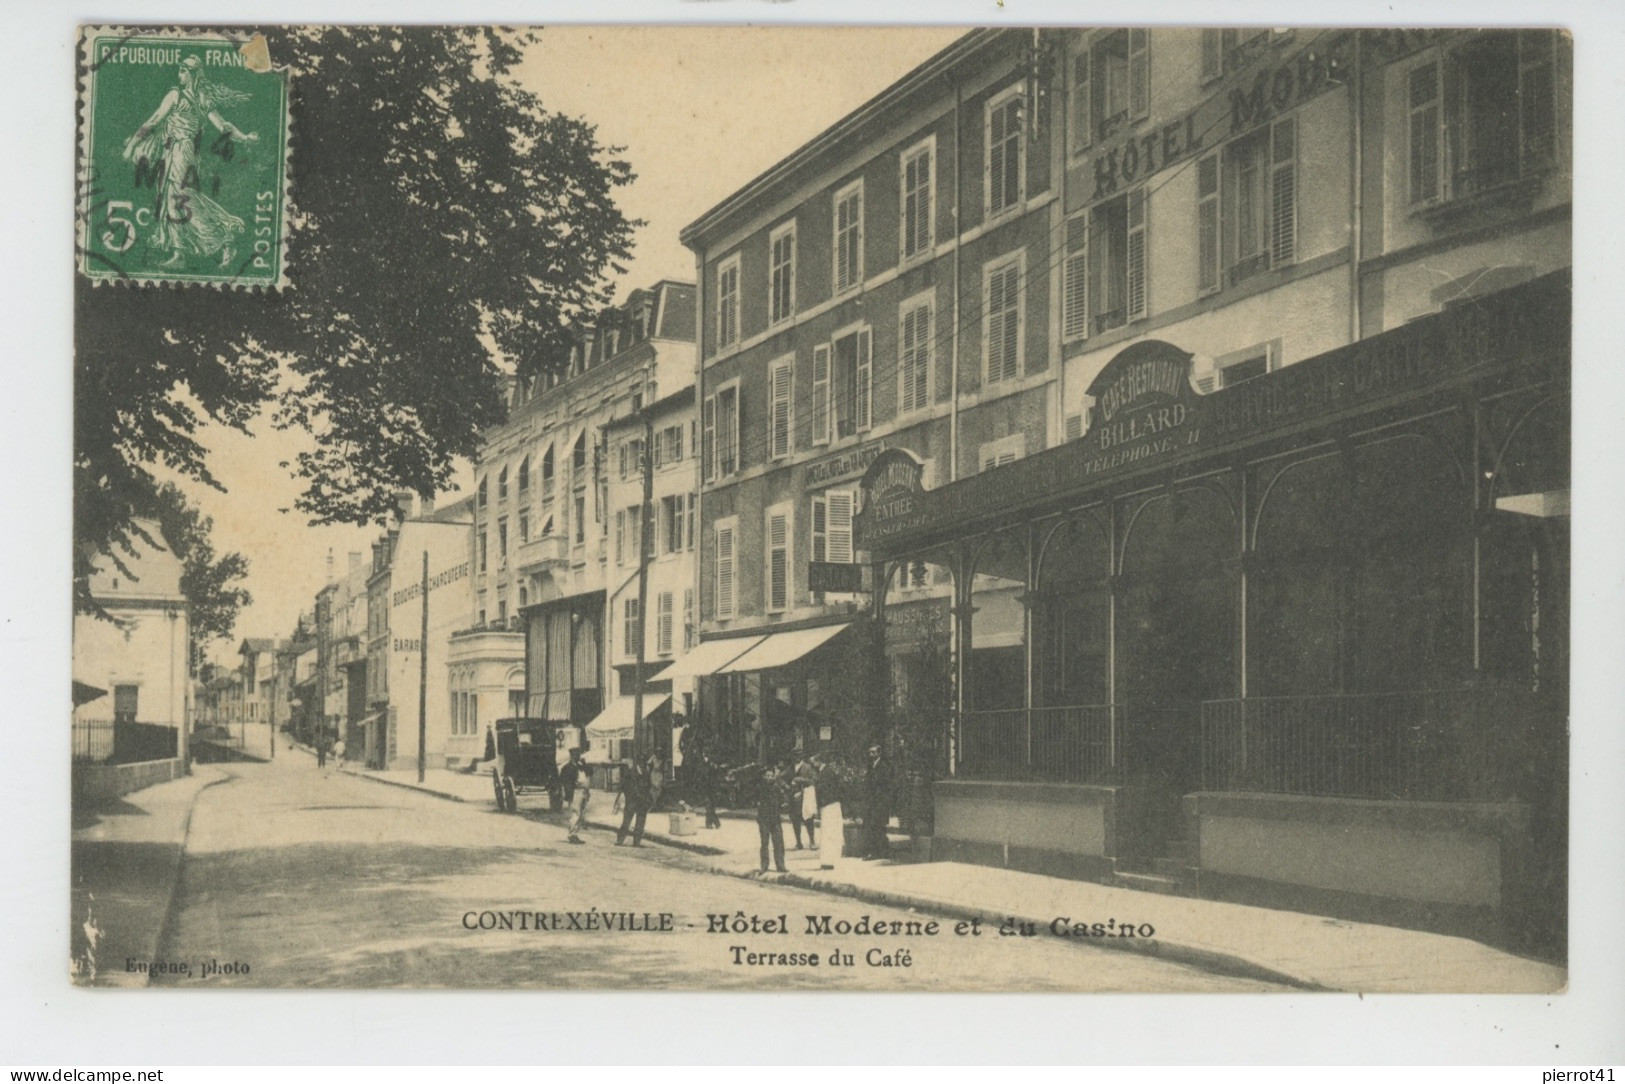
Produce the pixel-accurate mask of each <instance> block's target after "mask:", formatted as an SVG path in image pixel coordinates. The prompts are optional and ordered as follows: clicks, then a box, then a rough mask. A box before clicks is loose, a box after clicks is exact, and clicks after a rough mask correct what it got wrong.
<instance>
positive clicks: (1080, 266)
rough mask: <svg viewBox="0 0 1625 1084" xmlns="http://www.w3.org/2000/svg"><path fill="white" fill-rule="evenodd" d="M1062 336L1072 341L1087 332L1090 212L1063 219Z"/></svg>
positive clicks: (1083, 336) (1065, 340)
mask: <svg viewBox="0 0 1625 1084" xmlns="http://www.w3.org/2000/svg"><path fill="white" fill-rule="evenodd" d="M1062 278H1063V280H1064V285H1063V286H1062V308H1061V311H1062V313H1063V315H1062V317H1061V338H1062V340H1063V341H1064V342H1073V341H1074V340H1077V339H1084V338H1087V337H1088V336H1089V215H1088V212H1084V213H1082V214H1078V215H1074V216H1073V217H1072V218H1070V219H1068V220H1067V223H1066V262H1065V263H1064V264H1063V265H1062Z"/></svg>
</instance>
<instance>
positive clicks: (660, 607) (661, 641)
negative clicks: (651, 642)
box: [655, 591, 672, 655]
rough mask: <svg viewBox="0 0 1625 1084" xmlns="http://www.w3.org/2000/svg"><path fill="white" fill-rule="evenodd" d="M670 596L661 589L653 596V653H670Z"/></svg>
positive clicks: (669, 593)
mask: <svg viewBox="0 0 1625 1084" xmlns="http://www.w3.org/2000/svg"><path fill="white" fill-rule="evenodd" d="M671 604H672V597H671V592H670V591H662V592H660V594H659V595H658V596H656V598H655V653H656V654H658V655H670V654H671V625H672V605H671Z"/></svg>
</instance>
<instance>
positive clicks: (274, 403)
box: [62, 25, 1576, 994]
mask: <svg viewBox="0 0 1625 1084" xmlns="http://www.w3.org/2000/svg"><path fill="white" fill-rule="evenodd" d="M1573 51H1574V40H1573V38H1572V36H1571V35H1570V34H1568V33H1567V32H1564V31H1561V30H1556V29H1552V28H1550V27H1540V26H1533V27H1525V28H1518V29H1513V28H1500V29H1440V30H1427V29H1414V28H1412V29H1395V30H1389V29H1378V28H1365V29H1337V28H1326V27H1297V28H1291V27H1287V28H1274V29H1264V28H1256V27H1253V28H1242V27H1238V28H1233V29H1225V28H1189V29H1186V28H1178V27H1168V26H1153V27H1145V26H1134V25H1124V26H1087V27H1086V26H1023V27H1010V26H1002V27H997V28H966V27H921V26H914V27H899V28H887V29H881V28H864V29H854V28H841V27H801V28H792V27H754V28H746V27H703V28H701V27H670V26H667V27H659V28H654V27H638V26H605V27H579V26H574V27H558V28H554V27H548V28H538V29H529V30H526V29H513V28H485V27H434V26H411V27H404V26H402V27H336V26H274V25H267V26H245V27H238V28H231V29H229V31H223V30H220V29H218V28H216V29H186V28H174V27H167V26H135V25H123V26H95V27H90V26H87V27H84V28H82V29H81V32H80V41H79V50H78V64H77V71H76V75H75V79H76V82H75V90H76V93H77V96H78V102H79V113H78V124H79V125H80V130H79V132H78V147H79V150H80V159H79V162H78V177H79V182H80V191H79V212H78V220H77V236H76V238H75V243H76V244H77V250H76V252H77V267H78V275H77V279H76V283H75V293H76V304H75V310H74V313H75V355H76V357H75V369H74V372H75V410H76V418H75V423H76V424H75V447H74V468H75V477H74V486H75V491H74V516H75V537H74V551H75V566H74V600H75V619H74V652H73V679H74V680H73V692H74V708H73V719H72V735H73V743H72V758H73V773H72V781H73V826H72V889H73V891H72V898H71V908H72V915H71V937H70V941H69V943H68V944H64V945H63V946H62V947H63V949H64V950H65V951H66V952H67V953H68V961H67V962H68V966H69V968H70V971H71V975H72V978H73V981H74V982H75V983H77V984H80V985H84V986H130V987H165V988H174V987H178V988H187V989H198V988H209V989H214V988H222V987H233V988H243V987H247V988H309V987H325V988H340V989H351V990H355V989H381V988H397V987H411V988H450V989H466V988H496V989H526V990H534V989H544V990H548V989H551V990H562V989H606V990H625V989H637V990H650V989H654V990H665V989H669V990H775V991H782V990H790V989H806V990H839V991H867V990H885V991H908V992H920V991H949V990H955V991H989V992H1000V991H1022V992H1029V991H1077V992H1094V991H1145V992H1174V991H1203V992H1213V993H1220V992H1230V991H1250V992H1256V991H1299V992H1302V991H1344V992H1359V993H1369V992H1407V993H1457V994H1460V993H1466V994H1482V993H1540V994H1550V993H1556V992H1560V991H1563V990H1564V989H1565V988H1566V987H1567V985H1568V958H1569V943H1568V926H1567V916H1568V838H1569V836H1568V828H1569V805H1568V779H1569V776H1568V763H1569V761H1568V719H1569V681H1568V674H1569V598H1570V575H1569V562H1570V484H1571V483H1570V468H1571V453H1570V413H1571V395H1570V341H1571V330H1570V322H1571V314H1572V308H1573V305H1572V300H1571V296H1572V278H1571V266H1572V258H1571V240H1572V232H1573V229H1572V200H1573V196H1572V188H1573V173H1572V161H1573V154H1574V144H1575V140H1576V128H1575V123H1574V112H1573V100H1574V91H1573ZM628 73H636V75H637V78H636V79H628V78H626V76H627V75H628ZM62 243H63V244H68V243H69V241H68V239H67V238H63V240H62ZM114 287H116V288H114ZM218 287H258V288H260V289H249V290H240V289H219V288H218Z"/></svg>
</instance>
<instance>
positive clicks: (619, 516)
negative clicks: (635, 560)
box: [615, 510, 626, 565]
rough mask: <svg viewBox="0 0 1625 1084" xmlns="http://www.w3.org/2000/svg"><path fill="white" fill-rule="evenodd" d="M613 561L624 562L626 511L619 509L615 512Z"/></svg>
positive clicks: (619, 563)
mask: <svg viewBox="0 0 1625 1084" xmlns="http://www.w3.org/2000/svg"><path fill="white" fill-rule="evenodd" d="M615 563H616V564H618V565H623V564H625V563H626V513H625V512H623V511H619V510H617V511H616V513H615Z"/></svg>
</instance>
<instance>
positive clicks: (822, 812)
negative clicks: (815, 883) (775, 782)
mask: <svg viewBox="0 0 1625 1084" xmlns="http://www.w3.org/2000/svg"><path fill="white" fill-rule="evenodd" d="M812 767H813V779H814V784H815V786H814V792H815V793H816V795H817V800H818V802H819V806H818V827H819V830H820V831H821V832H822V833H823V842H822V843H821V844H820V845H819V848H818V868H819V869H834V868H835V860H836V859H837V858H839V857H841V848H842V846H843V845H844V844H845V842H846V812H845V810H843V809H842V808H841V780H840V778H839V774H840V773H839V769H838V768H837V767H836V766H835V765H834V764H831V763H830V762H829V761H828V760H826V759H825V758H824V755H823V754H822V753H814V754H813V757H812Z"/></svg>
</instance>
